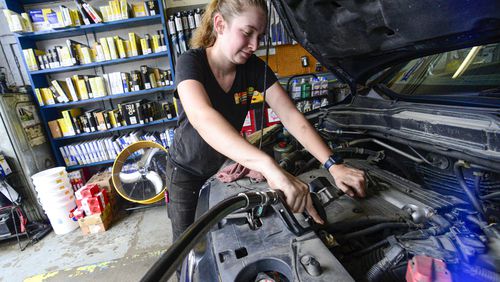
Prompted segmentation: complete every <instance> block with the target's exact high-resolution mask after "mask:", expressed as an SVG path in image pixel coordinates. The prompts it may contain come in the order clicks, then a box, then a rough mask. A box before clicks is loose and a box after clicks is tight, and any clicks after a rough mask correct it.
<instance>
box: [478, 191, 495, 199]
mask: <svg viewBox="0 0 500 282" xmlns="http://www.w3.org/2000/svg"><path fill="white" fill-rule="evenodd" d="M480 198H481V200H492V199H500V192H493V193H491V194H488V195H484V196H481V197H480Z"/></svg>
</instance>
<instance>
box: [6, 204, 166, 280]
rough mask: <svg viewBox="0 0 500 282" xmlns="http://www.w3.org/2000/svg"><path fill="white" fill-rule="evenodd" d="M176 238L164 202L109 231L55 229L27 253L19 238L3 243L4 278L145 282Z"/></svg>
mask: <svg viewBox="0 0 500 282" xmlns="http://www.w3.org/2000/svg"><path fill="white" fill-rule="evenodd" d="M171 236H172V232H171V227H170V220H169V219H168V217H167V211H166V207H165V206H159V207H154V208H149V209H144V210H136V211H133V212H132V213H130V214H128V215H125V216H122V218H121V219H118V220H116V221H114V222H113V224H112V226H111V228H110V229H109V230H107V231H106V232H104V233H99V234H94V235H87V236H84V235H83V234H82V232H81V231H80V229H79V228H78V229H76V230H74V231H73V232H70V233H69V234H65V235H56V234H55V233H54V232H51V233H50V234H49V235H47V236H46V237H45V238H43V239H42V240H41V241H40V242H38V243H37V244H35V245H31V246H28V247H27V248H26V250H24V251H22V252H21V251H20V250H19V247H18V245H17V241H16V240H10V241H7V242H0V269H1V271H0V281H6V282H7V281H8V282H17V281H69V280H71V281H139V280H140V278H141V277H142V276H143V275H144V273H146V271H147V270H148V269H149V268H150V267H151V266H152V265H153V263H154V262H155V261H156V260H157V259H158V258H159V256H160V255H161V254H162V253H163V252H164V251H165V250H166V249H168V247H169V246H170V244H171V240H172V237H171ZM22 243H24V244H25V243H26V240H24V241H22ZM170 281H175V279H174V278H171V279H170Z"/></svg>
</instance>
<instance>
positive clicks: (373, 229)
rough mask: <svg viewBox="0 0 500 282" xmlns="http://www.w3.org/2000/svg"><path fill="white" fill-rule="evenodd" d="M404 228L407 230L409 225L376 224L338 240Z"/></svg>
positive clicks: (395, 223)
mask: <svg viewBox="0 0 500 282" xmlns="http://www.w3.org/2000/svg"><path fill="white" fill-rule="evenodd" d="M405 227H406V228H408V227H410V226H409V224H407V223H402V222H386V223H380V224H377V225H374V226H370V227H368V228H365V229H363V230H359V231H356V232H352V233H348V234H345V235H343V236H339V237H338V238H339V239H343V240H349V239H354V238H358V237H361V236H365V235H368V234H372V233H374V232H377V231H380V230H384V229H395V228H405Z"/></svg>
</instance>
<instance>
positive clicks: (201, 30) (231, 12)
mask: <svg viewBox="0 0 500 282" xmlns="http://www.w3.org/2000/svg"><path fill="white" fill-rule="evenodd" d="M248 6H254V7H259V8H261V9H262V10H263V11H264V13H265V14H266V15H267V5H266V0H212V1H211V2H210V4H208V5H207V7H206V8H205V13H204V14H203V17H202V18H201V24H200V26H199V27H198V28H197V29H196V30H195V32H194V34H193V37H192V38H191V40H190V42H189V46H190V48H208V47H212V46H213V45H214V43H215V40H216V39H217V33H216V32H215V29H214V16H215V14H216V13H220V14H221V15H222V17H223V18H224V20H226V21H229V20H230V19H232V18H233V17H234V16H236V15H238V14H240V13H241V12H242V11H243V9H244V8H245V7H248Z"/></svg>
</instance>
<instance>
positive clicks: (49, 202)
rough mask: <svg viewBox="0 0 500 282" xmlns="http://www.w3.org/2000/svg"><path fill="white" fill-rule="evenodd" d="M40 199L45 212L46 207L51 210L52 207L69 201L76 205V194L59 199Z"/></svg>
mask: <svg viewBox="0 0 500 282" xmlns="http://www.w3.org/2000/svg"><path fill="white" fill-rule="evenodd" d="M39 199H40V203H41V204H42V207H43V208H44V210H45V207H48V208H49V209H50V206H53V205H62V204H65V203H67V202H69V201H71V202H73V203H74V202H75V199H76V198H75V195H74V194H67V195H62V196H59V197H40V198H39Z"/></svg>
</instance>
